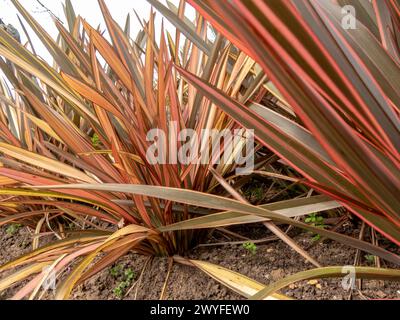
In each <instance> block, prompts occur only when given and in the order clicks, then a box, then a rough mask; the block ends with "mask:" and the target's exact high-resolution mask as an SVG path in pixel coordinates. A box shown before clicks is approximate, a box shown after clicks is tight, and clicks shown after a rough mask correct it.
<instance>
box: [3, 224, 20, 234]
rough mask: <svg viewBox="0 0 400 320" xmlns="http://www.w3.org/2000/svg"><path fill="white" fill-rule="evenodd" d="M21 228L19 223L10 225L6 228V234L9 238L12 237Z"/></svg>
mask: <svg viewBox="0 0 400 320" xmlns="http://www.w3.org/2000/svg"><path fill="white" fill-rule="evenodd" d="M21 227H22V225H21V224H19V223H13V224H10V225H9V226H8V227H7V228H6V233H7V234H8V235H10V236H13V235H14V234H16V233H17V231H18V230H19V229H20V228H21Z"/></svg>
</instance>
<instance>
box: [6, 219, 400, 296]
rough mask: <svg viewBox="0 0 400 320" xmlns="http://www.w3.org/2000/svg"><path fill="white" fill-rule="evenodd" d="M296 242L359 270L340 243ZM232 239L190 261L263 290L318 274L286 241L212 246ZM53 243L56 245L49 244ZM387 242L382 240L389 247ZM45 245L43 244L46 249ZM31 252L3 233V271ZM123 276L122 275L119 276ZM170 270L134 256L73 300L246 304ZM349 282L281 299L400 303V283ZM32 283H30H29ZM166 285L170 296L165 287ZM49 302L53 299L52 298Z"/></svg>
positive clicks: (188, 270) (303, 286)
mask: <svg viewBox="0 0 400 320" xmlns="http://www.w3.org/2000/svg"><path fill="white" fill-rule="evenodd" d="M231 230H234V231H235V232H236V233H238V234H241V235H242V236H250V235H251V236H252V237H257V238H258V239H263V238H265V237H270V236H271V234H270V233H269V232H268V231H267V230H266V229H264V228H263V227H262V226H259V225H250V226H246V227H236V228H233V229H231ZM341 232H344V233H347V234H349V235H351V236H353V237H357V236H358V234H357V233H358V228H357V226H356V227H355V226H349V227H347V229H346V228H345V229H344V230H341ZM290 236H291V237H293V238H294V239H295V240H296V241H297V243H298V244H300V245H301V246H302V247H303V248H306V249H307V251H308V252H309V253H310V254H311V256H313V257H314V258H315V259H316V260H317V261H318V262H319V263H321V264H322V265H324V266H345V265H353V264H354V258H355V255H356V250H354V249H351V248H349V247H347V246H345V245H341V244H339V243H337V242H333V241H330V240H325V241H323V242H319V243H317V244H316V243H315V242H314V241H313V240H312V235H310V234H307V233H300V232H298V231H295V230H292V231H291V232H290ZM229 237H230V236H228V235H226V234H224V235H222V234H219V233H218V232H214V234H213V237H211V238H210V241H209V242H210V243H208V244H207V246H202V247H197V248H195V249H193V250H191V251H190V252H188V254H187V257H188V258H190V259H197V260H203V261H208V262H211V263H214V264H217V265H220V266H223V267H225V268H228V269H230V270H233V271H237V272H239V273H241V274H243V275H246V276H248V277H250V278H252V279H254V280H256V281H258V282H260V283H262V284H270V283H272V282H273V281H276V280H279V279H281V278H282V277H284V276H287V275H289V274H293V273H296V272H300V271H304V270H307V269H311V268H313V266H312V265H310V264H309V263H307V262H305V261H304V259H303V258H302V257H301V256H299V255H298V254H297V253H296V252H294V251H293V250H291V249H290V248H288V247H287V245H285V244H284V243H283V242H282V241H278V240H275V241H269V242H266V243H262V244H257V249H256V252H255V253H251V252H249V251H248V250H246V249H245V248H243V246H242V245H240V244H237V245H232V244H229V245H218V246H209V245H210V244H211V243H215V242H223V241H225V242H227V241H237V239H233V237H232V236H231V238H232V239H227V238H229ZM48 240H50V239H48ZM383 241H384V240H382V243H383ZM41 244H43V243H41ZM30 249H31V234H30V232H29V231H28V230H27V228H21V229H19V230H17V231H16V232H15V233H14V234H9V233H8V232H6V228H0V265H1V264H4V263H6V262H7V261H10V260H11V259H13V258H16V257H18V256H20V255H21V254H23V253H25V252H28V251H29V250H30ZM387 249H389V250H392V251H396V253H399V249H398V248H395V247H394V246H393V245H390V244H387ZM365 256H366V254H365V253H361V257H362V258H363V260H362V261H363V262H362V263H363V265H366V266H373V264H374V263H373V262H371V261H368V259H366V258H364V257H365ZM380 263H381V266H382V267H390V268H395V266H393V265H391V264H389V263H386V262H385V261H382V260H381V261H380ZM115 270H119V272H120V274H118V273H117V274H116V271H115ZM124 270H129V271H130V272H131V273H133V275H134V276H133V278H132V279H131V280H130V281H128V282H127V283H126V284H125V286H124V287H123V290H122V294H121V292H120V293H118V292H117V290H116V288H118V287H121V283H122V282H123V281H126V278H125V276H124ZM168 270H169V259H168V258H151V259H149V258H148V257H144V256H140V255H138V254H135V253H129V254H128V255H126V256H124V257H123V258H121V259H120V260H118V261H117V262H116V263H115V264H114V265H113V266H112V267H110V268H107V269H105V270H103V271H102V272H100V273H98V274H96V275H95V276H94V277H92V278H91V279H89V280H87V281H86V282H85V283H84V284H81V285H79V286H78V287H77V288H76V289H75V290H74V292H73V294H72V299H77V300H89V299H90V300H111V299H127V300H133V299H138V300H143V299H160V297H161V293H162V292H163V297H162V298H163V299H169V300H180V299H185V300H186V299H196V300H236V299H244V298H243V297H241V296H240V295H238V294H236V293H235V292H233V291H231V290H230V289H228V288H226V287H224V286H223V285H221V284H219V283H218V282H217V281H215V280H213V279H211V278H210V277H209V276H208V275H206V274H204V273H203V272H201V271H200V270H198V269H196V268H194V267H190V266H186V265H182V264H179V263H174V264H173V265H172V269H171V272H170V275H169V279H168V281H167V282H166V281H165V280H166V277H167V274H168ZM342 280H343V279H322V280H318V281H303V282H299V283H296V284H293V285H290V286H289V287H287V288H285V289H283V290H282V291H281V293H283V294H286V295H287V296H289V297H292V298H295V299H313V300H320V299H324V300H326V299H333V300H347V299H400V283H399V282H388V281H385V282H384V281H375V280H363V281H362V282H361V283H360V282H357V288H356V289H354V290H352V291H351V292H349V291H346V290H344V289H343V286H342ZM24 283H26V281H25V282H24ZM24 283H22V284H18V285H16V286H14V287H13V288H10V289H8V290H6V291H4V292H2V293H0V300H1V299H8V298H11V297H12V296H13V294H15V293H16V292H17V291H18V290H19V289H20V288H21V287H22V286H23V284H24ZM165 284H166V287H165V290H164V291H163V287H164V285H165ZM46 298H47V299H51V298H52V296H51V295H48V296H47V297H46Z"/></svg>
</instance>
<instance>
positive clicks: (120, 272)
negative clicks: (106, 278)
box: [110, 265, 136, 299]
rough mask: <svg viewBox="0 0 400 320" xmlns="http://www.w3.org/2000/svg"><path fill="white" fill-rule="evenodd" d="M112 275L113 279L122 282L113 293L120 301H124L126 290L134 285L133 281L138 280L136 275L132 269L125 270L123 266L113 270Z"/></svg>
mask: <svg viewBox="0 0 400 320" xmlns="http://www.w3.org/2000/svg"><path fill="white" fill-rule="evenodd" d="M110 273H111V275H112V276H113V277H115V278H118V279H119V280H120V281H119V282H118V284H117V286H116V287H115V288H114V290H113V293H114V295H115V296H116V297H117V298H118V299H122V298H123V297H124V295H125V293H126V290H127V289H128V288H129V287H130V286H131V285H132V282H133V280H134V279H135V278H136V273H135V272H134V271H132V269H131V268H128V269H125V270H124V269H123V267H122V266H121V265H117V266H115V267H113V268H111V270H110Z"/></svg>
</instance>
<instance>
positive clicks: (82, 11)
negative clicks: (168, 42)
mask: <svg viewBox="0 0 400 320" xmlns="http://www.w3.org/2000/svg"><path fill="white" fill-rule="evenodd" d="M105 1H106V4H107V6H108V9H109V10H110V12H111V14H112V16H113V18H114V19H115V20H116V21H117V22H118V23H119V24H120V25H121V26H124V25H125V21H126V17H127V15H128V13H129V14H130V15H131V35H132V37H133V38H135V35H136V34H137V32H138V30H139V29H140V24H139V22H138V20H137V18H136V15H135V14H134V12H133V9H134V10H136V12H137V13H138V15H139V17H140V18H141V19H146V20H148V17H149V14H150V10H151V6H150V5H149V3H148V2H147V1H146V0H105ZM20 2H21V4H22V5H23V6H24V7H25V9H27V10H28V11H29V12H30V13H31V14H32V16H33V17H34V18H35V19H37V20H38V21H39V22H40V23H41V25H42V27H44V28H45V29H46V31H47V32H48V33H49V34H50V35H51V36H52V37H53V38H55V37H56V36H57V34H58V32H57V28H56V27H55V25H54V22H53V20H52V18H51V17H50V14H49V13H48V12H46V10H45V9H44V8H43V7H42V6H40V4H39V3H38V2H37V1H36V0H20ZM41 2H42V3H43V4H44V5H45V6H46V7H47V8H48V9H49V10H51V11H52V12H53V13H54V14H55V15H56V16H57V17H58V18H60V19H61V20H62V21H64V22H65V15H64V10H63V6H62V4H63V3H64V0H41ZM71 2H72V5H73V7H74V9H75V12H76V14H77V15H78V14H79V15H81V16H82V17H83V18H85V19H86V20H87V21H88V22H89V23H90V24H91V25H92V26H93V27H95V28H97V26H98V25H99V24H101V25H102V27H103V28H104V27H105V24H104V20H103V16H102V14H101V11H100V8H99V5H98V2H97V0H71ZM161 2H162V3H164V1H163V0H161ZM171 2H173V3H174V4H175V5H178V4H179V0H172V1H171ZM164 4H165V3H164ZM187 6H189V5H187ZM17 13H18V12H17V10H16V9H15V7H14V6H13V4H12V3H11V1H10V0H0V18H1V19H3V21H4V22H5V23H6V24H8V23H11V24H12V25H13V26H14V27H16V28H17V29H18V30H19V32H20V34H21V38H22V41H23V42H24V41H26V37H25V36H24V34H23V32H22V30H21V26H20V23H19V21H18V18H17ZM186 15H187V16H188V17H189V18H190V19H191V20H192V19H193V17H194V10H193V9H192V8H188V10H187V12H186ZM161 20H162V18H161V14H160V13H158V12H157V19H156V29H160V28H159V27H160V25H161ZM65 25H66V24H65ZM164 25H165V28H166V29H167V30H169V31H170V32H171V33H172V34H173V33H174V30H175V29H174V27H173V26H172V25H171V24H169V23H168V21H167V20H165V19H164ZM25 26H26V27H27V28H28V32H29V35H30V36H31V37H32V40H33V42H34V46H35V49H36V51H37V52H38V54H39V55H40V56H41V57H42V58H43V59H45V60H46V61H48V62H51V61H52V60H51V58H50V55H49V54H48V52H47V50H46V49H45V48H44V47H43V46H42V45H41V44H40V41H36V40H37V38H36V37H35V36H34V33H33V31H31V30H30V28H29V25H28V24H27V23H26V24H25ZM157 27H158V28H157Z"/></svg>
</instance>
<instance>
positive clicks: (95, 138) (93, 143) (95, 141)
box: [91, 133, 100, 148]
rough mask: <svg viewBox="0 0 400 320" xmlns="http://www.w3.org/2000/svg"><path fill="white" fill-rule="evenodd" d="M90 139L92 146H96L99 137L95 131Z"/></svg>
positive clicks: (98, 142) (98, 143)
mask: <svg viewBox="0 0 400 320" xmlns="http://www.w3.org/2000/svg"><path fill="white" fill-rule="evenodd" d="M91 140H92V146H93V147H94V148H98V147H99V145H100V138H99V135H98V134H97V133H95V134H93V136H92V138H91Z"/></svg>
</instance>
